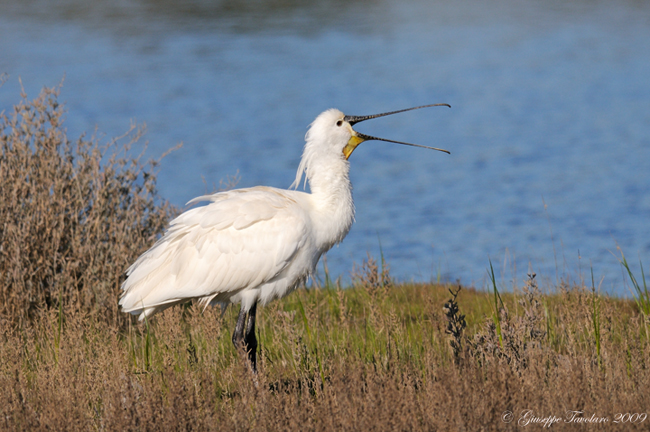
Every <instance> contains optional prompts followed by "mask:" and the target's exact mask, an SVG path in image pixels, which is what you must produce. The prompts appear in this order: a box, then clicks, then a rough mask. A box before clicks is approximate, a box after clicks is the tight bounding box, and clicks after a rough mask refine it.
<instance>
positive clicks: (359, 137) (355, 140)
mask: <svg viewBox="0 0 650 432" xmlns="http://www.w3.org/2000/svg"><path fill="white" fill-rule="evenodd" d="M434 106H446V107H449V108H451V105H449V104H446V103H440V104H431V105H422V106H417V107H413V108H406V109H403V110H398V111H391V112H386V113H382V114H373V115H368V116H348V115H346V116H345V117H344V118H343V119H344V120H345V121H346V122H348V123H349V124H350V126H353V125H355V124H356V123H359V122H362V121H364V120H370V119H374V118H377V117H383V116H387V115H391V114H397V113H401V112H404V111H412V110H416V109H420V108H427V107H434ZM371 140H375V141H386V142H391V143H395V144H403V145H407V146H412V147H421V148H425V149H429V150H438V151H441V152H445V153H447V154H449V151H448V150H445V149H440V148H436V147H428V146H424V145H419V144H411V143H407V142H402V141H393V140H389V139H386V138H377V137H374V136H371V135H366V134H362V133H359V132H357V131H355V130H354V129H352V136H351V137H350V140H349V141H348V143H347V145H346V146H345V147H344V148H343V154H344V155H345V158H346V159H348V158H349V157H350V155H351V154H352V152H353V151H354V149H355V148H357V146H358V145H359V144H361V143H362V142H364V141H371Z"/></svg>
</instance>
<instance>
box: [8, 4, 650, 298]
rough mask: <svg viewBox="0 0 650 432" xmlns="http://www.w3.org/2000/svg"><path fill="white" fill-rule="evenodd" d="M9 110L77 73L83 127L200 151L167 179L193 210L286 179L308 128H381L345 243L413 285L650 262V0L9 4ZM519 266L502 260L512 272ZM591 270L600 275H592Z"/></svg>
mask: <svg viewBox="0 0 650 432" xmlns="http://www.w3.org/2000/svg"><path fill="white" fill-rule="evenodd" d="M0 10H1V11H2V13H1V14H0V41H2V43H0V72H6V73H8V74H9V75H10V78H9V81H8V82H7V83H6V84H5V85H4V86H3V87H2V88H1V89H0V109H7V108H8V107H10V106H11V105H12V104H14V103H16V102H17V101H18V99H19V96H18V95H19V84H18V78H19V77H20V78H21V79H22V83H23V85H24V87H25V90H26V91H27V93H28V95H29V96H30V97H35V96H36V95H37V93H38V91H39V89H40V88H41V87H42V86H55V85H57V84H59V83H60V82H61V79H62V78H63V77H64V76H65V81H64V84H63V89H62V94H61V100H62V101H65V102H66V103H67V108H68V111H69V114H68V116H67V127H68V132H69V135H70V136H71V137H77V136H79V135H80V134H81V133H82V132H83V131H93V130H94V129H95V127H98V129H99V130H100V131H101V132H103V133H105V134H106V136H107V137H111V136H116V135H119V134H121V133H123V132H124V131H125V130H126V129H127V128H128V125H129V124H130V122H131V121H132V120H134V121H137V122H141V123H142V122H144V123H146V124H147V128H148V133H147V135H146V136H147V139H148V141H149V149H148V154H149V155H150V156H152V157H156V156H158V155H160V154H161V153H163V152H164V151H165V150H167V149H169V148H170V147H173V146H174V145H175V144H177V143H178V142H183V143H184V147H183V148H182V149H181V150H179V151H176V152H174V153H172V154H171V155H170V156H168V157H167V158H166V159H165V160H164V161H163V163H162V164H161V167H160V175H159V190H160V193H161V195H162V196H163V197H165V198H167V199H169V200H170V201H172V202H173V203H174V204H177V205H179V206H181V205H183V204H184V203H185V202H186V201H188V200H189V199H191V198H193V197H194V196H197V195H200V194H203V193H204V192H205V188H206V186H205V184H204V182H203V178H205V179H206V181H207V182H208V185H209V187H210V188H211V185H212V184H218V183H219V180H220V179H225V178H226V177H227V176H229V175H234V174H236V173H238V174H239V176H240V178H241V180H240V182H239V186H242V187H246V186H253V185H257V184H264V185H272V186H277V187H287V186H289V184H291V182H292V181H293V179H294V177H295V171H296V169H297V166H298V162H299V158H300V153H301V149H302V145H303V137H304V133H305V131H306V128H307V125H308V124H309V123H310V122H311V121H312V120H313V119H314V118H315V117H316V115H318V113H320V112H321V111H323V110H324V109H327V108H331V107H336V108H339V109H341V110H342V111H344V112H346V113H349V114H355V115H363V114H371V113H376V112H382V111H388V110H394V109H400V108H405V107H408V106H413V105H420V104H426V103H437V102H446V103H450V104H451V105H452V109H451V110H449V109H445V108H433V109H429V110H422V111H418V112H412V113H407V114H402V115H399V116H393V117H389V118H384V119H381V120H379V119H378V120H375V121H372V122H366V123H363V124H360V125H359V126H358V129H359V130H360V131H362V132H366V133H369V134H373V135H378V136H383V137H387V138H393V139H398V140H406V141H410V142H416V143H421V144H425V145H433V146H436V147H444V148H447V149H449V150H450V151H451V152H452V154H451V155H445V154H442V153H437V152H428V151H426V150H419V149H412V148H406V147H402V146H396V145H391V144H388V143H379V142H367V143H364V144H362V145H361V146H360V147H359V148H358V149H357V150H356V151H355V153H354V154H353V155H352V157H351V164H352V181H353V184H354V197H355V202H356V207H357V222H356V224H355V225H354V226H353V228H352V231H351V232H350V234H349V235H348V237H347V238H346V239H345V241H344V242H343V243H342V244H341V246H340V247H338V248H335V249H333V250H332V251H331V252H330V253H329V254H328V263H329V266H330V270H331V272H332V273H333V275H335V276H337V275H341V276H343V277H344V278H347V277H349V271H350V270H351V268H352V264H353V263H357V264H358V263H360V262H361V261H362V260H363V259H364V258H365V256H366V252H370V253H371V254H372V255H374V256H376V257H378V256H379V243H380V242H381V248H382V250H383V253H384V256H385V257H386V259H387V261H388V262H389V263H390V265H391V270H392V274H393V275H394V276H396V277H398V278H399V279H401V280H410V279H413V280H419V281H422V280H424V281H427V280H430V279H435V278H437V277H438V275H440V277H441V278H443V279H449V280H455V279H457V278H459V279H461V281H462V282H464V283H468V284H472V283H474V284H476V285H478V286H483V284H484V281H485V269H486V267H487V266H488V257H489V258H491V259H492V261H493V262H494V263H495V265H496V269H497V272H499V273H502V274H503V280H504V281H505V282H506V283H509V282H508V281H509V280H511V279H513V278H515V279H517V280H518V281H519V283H520V281H521V278H522V277H523V276H524V274H525V273H526V272H527V271H528V267H529V265H532V268H533V270H534V271H536V272H537V273H538V274H540V275H542V276H543V277H545V278H548V279H551V280H553V281H554V280H556V278H560V277H566V278H570V279H574V280H575V279H578V278H579V277H580V273H581V272H582V273H583V274H584V275H586V274H589V267H590V266H591V267H593V270H594V275H595V277H596V279H597V283H598V281H600V280H601V279H602V289H603V290H604V291H609V292H615V293H618V294H621V295H625V294H627V293H628V291H627V290H628V289H627V288H626V287H625V286H624V285H623V281H624V279H623V277H622V274H621V269H620V266H619V264H618V261H617V260H616V258H615V257H614V256H613V255H612V252H614V253H615V252H616V247H617V245H620V247H621V248H622V249H623V250H624V251H625V252H626V254H627V255H628V256H629V257H630V258H631V259H632V260H633V261H637V260H638V257H639V256H640V257H641V258H642V259H643V260H645V262H646V263H647V262H648V257H650V236H649V235H648V234H649V232H648V231H649V230H648V221H649V220H650V174H649V172H650V138H649V137H650V80H649V79H648V76H649V75H648V71H649V70H650V43H648V41H650V4H648V3H646V2H639V1H625V0H611V1H602V2H597V1H596V2H594V1H577V0H576V1H569V2H567V1H545V2H541V1H533V0H529V1H508V0H498V1H493V2H479V1H465V2H443V1H440V2H430V1H423V0H422V1H420V0H408V1H400V2H389V1H374V2H357V3H355V2H342V1H323V2H311V3H308V4H305V3H304V2H292V1H286V2H261V1H260V2H244V1H241V2H239V1H224V2H208V1H192V2H172V1H155V0H150V1H145V0H140V1H121V2H106V1H102V2H82V1H80V0H68V1H63V0H60V1H55V2H46V1H17V0H13V1H9V0H4V1H0ZM504 268H505V271H504ZM589 279H590V276H589Z"/></svg>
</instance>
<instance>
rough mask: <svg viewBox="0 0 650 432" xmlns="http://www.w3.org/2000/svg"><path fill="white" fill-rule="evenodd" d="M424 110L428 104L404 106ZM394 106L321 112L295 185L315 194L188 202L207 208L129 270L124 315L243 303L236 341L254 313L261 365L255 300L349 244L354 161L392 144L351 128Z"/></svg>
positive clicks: (296, 280)
mask: <svg viewBox="0 0 650 432" xmlns="http://www.w3.org/2000/svg"><path fill="white" fill-rule="evenodd" d="M436 105H440V104H436ZM427 106H433V105H427ZM417 108H422V107H416V108H409V109H407V110H411V109H417ZM407 110H401V111H395V112H402V111H407ZM395 112H391V113H384V114H377V115H374V116H366V117H354V116H345V115H344V114H343V113H342V112H341V111H339V110H336V109H330V110H328V111H325V112H323V113H322V114H320V115H319V116H318V117H317V118H316V120H314V122H313V123H312V124H311V126H310V128H309V131H308V132H307V135H306V136H305V141H306V144H305V147H304V151H303V155H302V159H301V162H300V166H299V168H298V173H297V175H296V180H295V182H294V184H293V185H292V186H294V187H297V186H299V184H300V183H301V179H302V176H303V175H305V177H306V181H308V182H309V186H310V189H311V193H306V192H300V191H296V190H283V189H276V188H271V187H265V186H258V187H253V188H247V189H237V190H232V191H227V192H219V193H216V194H213V195H206V196H201V197H198V198H195V199H193V200H191V201H190V202H189V203H188V204H194V203H198V202H207V205H204V206H201V207H195V208H192V209H190V210H187V211H186V212H184V213H182V214H181V215H180V216H178V217H177V218H176V219H174V220H173V221H171V223H170V226H169V229H168V230H167V231H166V232H165V234H164V235H163V236H162V237H161V238H160V239H159V240H158V241H157V242H156V243H155V244H154V246H153V247H152V248H151V249H149V250H148V251H147V252H145V253H144V254H142V256H140V257H139V258H138V259H137V260H136V261H135V263H134V264H133V265H132V266H131V267H130V268H129V269H128V270H127V272H126V273H127V276H128V277H127V279H126V280H125V281H124V283H123V284H122V290H123V293H122V297H121V299H120V305H121V306H122V309H123V310H124V312H130V313H132V314H139V315H140V319H141V320H142V319H144V317H147V316H150V315H152V314H154V313H156V312H159V311H161V310H163V309H165V308H167V307H170V306H173V305H174V304H177V303H181V302H185V301H188V300H198V301H199V302H201V303H202V304H204V305H206V306H207V305H208V304H211V303H225V304H227V303H241V310H240V317H239V320H238V326H237V328H236V330H235V334H234V335H233V342H234V343H235V344H237V343H238V342H239V343H241V341H242V340H243V325H244V324H243V322H244V320H245V315H246V312H247V311H249V310H250V311H251V313H250V315H249V324H248V327H249V329H248V332H247V336H246V340H245V341H244V342H245V344H246V345H247V346H248V347H249V348H250V349H251V350H252V351H253V353H252V356H251V360H252V362H253V367H255V357H254V351H255V347H256V341H255V340H252V342H249V339H250V338H253V339H254V337H255V335H254V321H255V308H256V305H257V303H258V302H261V303H262V304H266V303H268V302H269V301H271V300H273V299H276V298H280V297H283V296H285V295H287V294H288V293H289V292H291V291H292V290H294V289H295V288H296V287H297V286H299V285H300V284H301V283H302V282H303V281H304V280H305V279H306V278H307V277H308V276H309V275H310V274H311V273H312V272H313V271H314V270H315V268H316V264H317V263H318V260H319V258H320V257H321V255H322V254H323V253H325V252H327V251H328V250H329V249H330V248H331V247H332V246H333V245H335V244H337V243H339V242H340V241H341V240H343V238H344V237H345V236H346V235H347V233H348V231H349V230H350V226H351V225H352V222H353V221H354V204H353V202H352V186H351V184H350V179H349V169H350V165H349V162H348V160H347V159H348V157H349V156H350V154H351V153H352V151H353V150H354V149H355V148H356V146H357V145H359V144H360V143H361V142H363V141H365V140H371V139H375V140H383V141H390V140H384V139H381V138H375V137H372V136H369V135H363V134H360V133H357V132H356V131H354V130H353V129H352V125H353V124H355V123H357V122H360V121H363V120H366V119H369V118H375V117H379V116H383V115H388V114H393V113H395ZM391 142H396V143H399V144H407V145H414V144H408V143H401V142H398V141H391ZM419 147H424V146H419ZM436 150H440V149H436ZM443 151H445V150H443ZM251 319H252V323H251ZM240 322H241V325H240ZM251 326H252V336H251V335H250V334H248V333H250V331H251V328H250V327H251ZM239 327H241V329H240V328H239ZM238 332H239V333H238ZM251 345H253V346H251ZM249 355H251V354H250V353H249Z"/></svg>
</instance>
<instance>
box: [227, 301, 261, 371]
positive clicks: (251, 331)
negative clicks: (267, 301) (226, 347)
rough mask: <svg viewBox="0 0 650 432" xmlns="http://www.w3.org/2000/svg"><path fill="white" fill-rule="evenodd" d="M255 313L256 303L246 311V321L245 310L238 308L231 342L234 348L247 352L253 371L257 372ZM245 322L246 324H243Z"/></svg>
mask: <svg viewBox="0 0 650 432" xmlns="http://www.w3.org/2000/svg"><path fill="white" fill-rule="evenodd" d="M256 313H257V303H255V304H254V305H253V307H252V308H251V309H250V310H249V311H248V322H247V321H246V311H244V309H243V308H242V309H240V310H239V316H238V317H237V325H235V331H234V332H233V334H232V343H233V345H235V348H236V349H241V348H242V342H243V346H244V350H246V352H247V353H248V359H249V360H250V362H251V366H252V367H253V372H257V338H256V337H255V315H256ZM245 324H246V325H245Z"/></svg>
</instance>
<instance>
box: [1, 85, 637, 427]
mask: <svg viewBox="0 0 650 432" xmlns="http://www.w3.org/2000/svg"><path fill="white" fill-rule="evenodd" d="M55 96H56V92H52V91H50V90H47V91H45V92H44V93H43V95H41V97H39V99H37V100H36V101H35V102H32V103H27V102H23V103H22V104H21V105H18V107H17V108H16V115H15V116H14V117H13V119H12V118H9V119H8V118H4V117H3V120H2V121H3V122H4V123H3V129H2V130H3V135H2V145H3V154H2V160H1V165H0V166H1V169H2V176H3V182H2V188H3V189H2V194H3V201H2V202H1V203H0V207H1V208H0V212H1V213H0V214H1V215H2V216H1V217H2V218H3V219H2V225H0V229H2V231H1V232H0V235H1V236H2V247H3V249H2V253H1V254H0V277H1V278H2V291H1V295H2V304H1V305H0V307H2V311H1V314H2V315H1V316H2V317H3V323H2V325H1V327H0V329H1V333H0V359H2V361H1V362H0V428H2V429H6V430H42V429H50V430H161V429H164V430H260V431H266V430H298V429H300V430H454V431H457V430H459V431H463V430H465V431H479V430H516V429H519V428H521V427H522V424H521V423H518V421H519V419H520V418H522V416H523V414H522V412H523V411H524V410H532V414H533V415H535V416H537V417H538V418H540V419H542V418H545V417H549V416H555V417H558V418H560V419H562V420H564V419H565V416H566V412H567V411H570V410H574V411H583V412H584V415H582V416H580V418H589V417H590V416H591V415H592V414H595V415H596V416H598V417H607V418H608V419H609V422H608V423H605V424H589V425H586V426H585V425H582V424H578V423H563V424H558V425H555V427H556V428H558V427H559V428H561V429H562V430H567V429H568V430H572V429H581V430H584V429H585V427H586V428H589V429H590V430H591V429H611V428H612V427H614V426H615V425H613V422H614V421H615V420H616V417H615V416H616V414H617V413H622V414H624V413H643V412H645V411H644V410H647V409H648V407H649V406H650V390H649V388H650V374H649V373H648V367H649V365H648V361H649V354H650V345H649V341H648V336H647V334H646V330H645V329H646V325H647V323H646V321H645V319H646V318H645V317H646V315H645V313H644V312H643V311H640V309H639V306H638V302H637V303H635V302H634V301H627V300H618V299H614V298H609V297H605V296H600V295H598V294H597V293H595V292H593V291H591V290H590V289H588V288H586V287H584V286H575V287H571V288H568V289H567V288H566V287H562V289H558V290H557V291H552V292H551V293H547V294H542V293H541V292H540V289H539V287H538V286H537V282H536V278H535V277H533V276H531V277H529V280H528V283H527V284H526V286H525V287H524V288H523V290H521V291H520V292H515V293H501V295H500V299H501V301H496V300H495V298H496V296H493V295H492V294H487V293H485V292H477V291H475V290H473V289H470V288H463V289H461V290H460V292H458V289H459V287H456V286H446V285H428V284H416V285H414V284H396V283H394V281H392V280H391V278H390V275H389V272H388V268H387V266H386V265H385V263H383V262H380V264H377V262H376V261H375V260H373V259H372V258H371V257H368V259H367V260H366V261H365V262H364V263H363V265H362V266H361V267H360V268H358V269H356V270H355V277H354V278H353V280H354V283H353V287H351V288H348V289H341V287H340V286H339V285H338V284H336V283H333V282H332V281H331V280H330V279H329V277H327V275H326V277H325V281H324V283H322V285H323V286H322V287H320V289H309V290H304V289H302V290H299V291H297V292H295V293H293V294H292V295H290V296H288V297H287V298H285V299H283V300H282V301H278V302H274V303H272V304H271V305H269V306H268V307H265V308H262V309H261V310H260V311H259V312H258V331H259V333H258V335H259V337H258V339H259V344H260V345H259V349H260V354H259V360H258V362H259V365H258V366H259V373H258V375H257V376H256V377H252V376H251V374H250V372H249V370H248V368H247V367H246V365H245V363H244V362H243V361H242V358H241V357H240V356H239V355H238V353H237V352H235V350H234V348H233V347H232V344H231V341H230V334H231V331H232V326H233V325H234V321H235V317H236V312H237V311H236V310H233V309H232V308H231V309H230V310H228V311H227V312H226V314H225V315H224V317H223V318H221V317H220V316H219V312H220V311H219V310H218V309H217V310H215V309H208V310H207V311H205V313H201V312H200V311H198V310H197V308H195V307H194V306H185V307H175V308H172V309H169V310H167V311H165V312H164V313H162V314H160V315H158V316H156V317H155V318H154V319H153V320H151V321H149V322H146V323H144V324H136V323H135V321H131V320H130V319H127V316H126V315H122V314H120V313H119V312H118V311H117V309H116V307H117V306H116V305H117V295H118V294H117V289H118V286H119V281H120V278H121V277H122V273H123V271H124V269H125V268H126V267H127V266H128V264H129V263H130V261H131V260H132V259H133V258H134V257H135V256H136V255H137V254H138V253H139V252H140V251H142V250H143V249H144V248H146V247H147V246H148V245H149V244H150V243H151V238H152V236H154V235H155V234H156V233H157V232H159V231H160V230H161V229H162V226H163V225H164V222H165V220H166V218H167V217H168V214H169V212H170V209H169V207H167V206H165V205H163V206H157V203H156V197H155V191H154V190H153V188H152V187H153V182H154V177H153V176H149V177H146V178H144V179H143V178H142V177H141V176H140V177H138V176H137V175H136V174H140V173H142V172H143V171H142V167H141V165H139V163H138V162H137V161H132V160H130V159H125V158H122V159H120V158H116V159H111V154H112V153H111V152H113V151H115V148H116V147H115V145H114V144H113V145H112V147H110V146H109V147H108V149H107V150H106V151H104V152H102V151H100V150H99V149H98V146H97V145H96V141H94V140H89V141H88V142H86V141H84V140H80V141H79V144H77V145H75V146H72V145H70V144H66V143H67V140H66V139H65V137H64V135H62V132H61V129H60V118H61V117H60V108H59V107H57V106H55V103H56V102H55ZM27 107H30V108H29V109H27ZM48 107H49V108H48ZM48 109H50V110H51V109H54V110H55V113H59V114H57V115H58V117H56V119H57V120H55V121H52V120H51V118H50V117H52V116H51V115H50V116H48V115H46V114H45V112H47V110H48ZM33 110H36V111H38V113H34V112H33ZM41 141H42V142H43V144H42V145H41V144H39V143H40V142H41ZM120 151H121V150H120ZM107 152H108V153H107ZM80 155H81V156H80ZM84 155H85V156H84ZM102 160H105V161H106V162H105V163H104V164H103V165H102V164H101V163H100V162H101V161H102ZM41 242H42V244H39V243H41ZM39 260H40V261H39ZM382 261H383V260H382ZM497 317H498V319H497ZM497 323H498V325H497ZM497 327H498V328H499V329H500V330H497ZM499 335H500V336H499ZM506 412H512V413H513V419H512V421H511V422H504V421H503V416H504V413H506ZM526 418H530V417H526ZM506 419H507V415H506ZM649 421H650V420H648V419H646V420H645V421H644V422H643V423H639V422H637V423H636V424H629V423H626V424H622V425H618V426H619V427H621V429H623V428H625V429H626V430H627V429H635V428H636V429H637V430H647V425H648V424H649V423H648V422H649ZM529 426H530V427H535V428H537V427H541V426H539V425H529Z"/></svg>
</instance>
